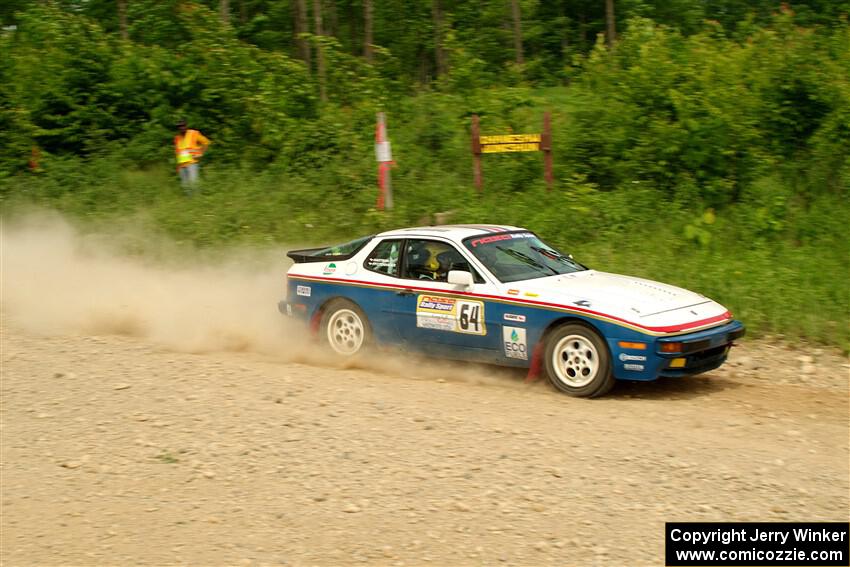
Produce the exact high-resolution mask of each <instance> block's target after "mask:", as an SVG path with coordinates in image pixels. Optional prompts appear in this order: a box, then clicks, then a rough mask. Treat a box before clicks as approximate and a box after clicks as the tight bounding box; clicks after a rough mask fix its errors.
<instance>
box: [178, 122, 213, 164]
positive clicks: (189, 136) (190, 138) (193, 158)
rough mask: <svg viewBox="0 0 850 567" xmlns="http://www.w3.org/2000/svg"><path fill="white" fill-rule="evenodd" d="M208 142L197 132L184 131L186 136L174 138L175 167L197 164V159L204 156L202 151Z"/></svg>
mask: <svg viewBox="0 0 850 567" xmlns="http://www.w3.org/2000/svg"><path fill="white" fill-rule="evenodd" d="M209 144H210V141H209V140H208V139H207V138H206V136H204V135H203V134H201V133H200V132H198V131H197V130H186V135H185V136H181V135H180V134H177V135H176V136H174V153H175V155H176V156H177V167H184V166H187V165H190V164H193V163H198V158H199V157H201V156H202V155H204V150H205V149H206V148H207V146H208V145H209Z"/></svg>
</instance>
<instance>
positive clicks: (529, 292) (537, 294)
mask: <svg viewBox="0 0 850 567" xmlns="http://www.w3.org/2000/svg"><path fill="white" fill-rule="evenodd" d="M524 295H525V296H526V297H540V294H539V293H534V292H532V291H526V292H525V294H524Z"/></svg>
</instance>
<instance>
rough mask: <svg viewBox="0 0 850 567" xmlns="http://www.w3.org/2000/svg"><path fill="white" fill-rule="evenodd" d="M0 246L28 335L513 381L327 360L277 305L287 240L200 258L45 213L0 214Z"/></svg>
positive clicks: (514, 383) (396, 362)
mask: <svg viewBox="0 0 850 567" xmlns="http://www.w3.org/2000/svg"><path fill="white" fill-rule="evenodd" d="M128 242H131V243H133V242H135V243H138V242H143V243H144V246H143V248H144V249H145V251H146V252H144V253H136V254H130V253H128V251H127V248H128V246H127V243H128ZM0 247H1V248H0V259H1V260H2V265H0V268H2V270H0V271H2V281H0V284H2V288H1V289H0V298H2V313H3V317H4V319H6V320H7V321H8V322H9V323H11V324H12V325H14V326H15V327H18V328H21V329H23V330H25V331H27V332H31V333H38V334H44V335H63V334H82V335H125V336H132V337H138V338H140V339H144V340H147V341H150V342H153V343H156V344H158V345H160V346H162V347H164V348H166V349H168V350H173V351H176V352H189V353H197V354H202V353H211V352H240V353H246V354H247V355H254V356H255V357H257V358H262V359H263V360H273V361H280V362H297V363H303V364H309V365H316V366H331V367H338V368H346V369H358V370H367V371H376V372H381V373H384V374H392V375H401V376H404V377H406V378H414V379H417V378H418V379H439V378H442V379H446V380H450V381H463V382H468V383H474V384H482V385H483V384H487V385H496V386H503V387H519V386H521V382H520V381H519V380H517V373H516V372H515V371H508V370H507V369H498V368H491V367H484V366H481V365H468V364H456V363H451V362H447V361H434V360H431V359H428V360H427V361H426V360H422V359H413V360H412V357H411V356H410V355H400V354H390V353H383V352H382V353H381V356H379V357H360V358H358V359H355V360H345V361H340V360H338V359H336V358H335V357H333V356H331V355H330V353H329V352H328V351H327V350H326V349H325V348H322V347H321V346H320V345H319V344H318V341H316V340H315V339H314V338H312V337H311V336H310V334H309V333H307V332H306V330H305V328H304V326H303V325H301V324H299V323H298V322H294V321H290V320H288V319H287V318H285V317H283V316H282V315H280V313H278V311H277V302H278V300H279V299H281V298H282V297H283V294H284V276H285V273H286V270H287V268H288V266H289V260H288V259H287V258H286V256H285V250H286V249H288V248H291V247H286V246H283V245H278V246H277V247H275V248H265V249H259V248H256V249H252V248H233V249H229V250H227V251H224V252H218V253H216V254H215V255H210V254H209V253H207V254H206V255H205V254H203V253H202V252H200V251H198V250H196V249H194V248H191V247H186V246H180V245H177V244H175V243H173V242H171V241H169V240H168V239H167V238H165V237H162V236H157V235H151V234H148V233H146V232H145V230H144V229H134V228H132V226H130V227H128V226H121V227H118V226H113V227H108V228H106V229H103V228H102V227H99V230H98V231H97V232H92V231H90V230H89V231H83V230H80V228H78V227H77V226H74V225H73V224H72V223H71V222H69V221H68V220H66V219H64V218H63V217H62V216H60V215H58V214H57V213H52V212H43V211H42V212H37V213H31V214H27V215H24V216H21V217H18V218H14V219H11V220H9V219H4V220H3V223H2V228H1V229H0ZM151 250H155V251H156V253H155V254H151V253H150V251H151ZM423 362H425V363H424V364H423ZM520 376H521V375H520Z"/></svg>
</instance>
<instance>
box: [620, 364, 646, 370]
mask: <svg viewBox="0 0 850 567" xmlns="http://www.w3.org/2000/svg"><path fill="white" fill-rule="evenodd" d="M623 368H625V369H626V370H634V371H635V372H641V371H643V364H624V365H623Z"/></svg>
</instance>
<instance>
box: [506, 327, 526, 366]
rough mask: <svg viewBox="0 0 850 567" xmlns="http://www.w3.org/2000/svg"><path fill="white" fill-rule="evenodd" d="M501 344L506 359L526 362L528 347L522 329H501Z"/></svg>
mask: <svg viewBox="0 0 850 567" xmlns="http://www.w3.org/2000/svg"><path fill="white" fill-rule="evenodd" d="M502 344H503V345H504V347H505V356H506V357H508V358H518V359H520V360H528V345H527V344H526V342H525V329H523V328H522V327H502Z"/></svg>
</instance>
